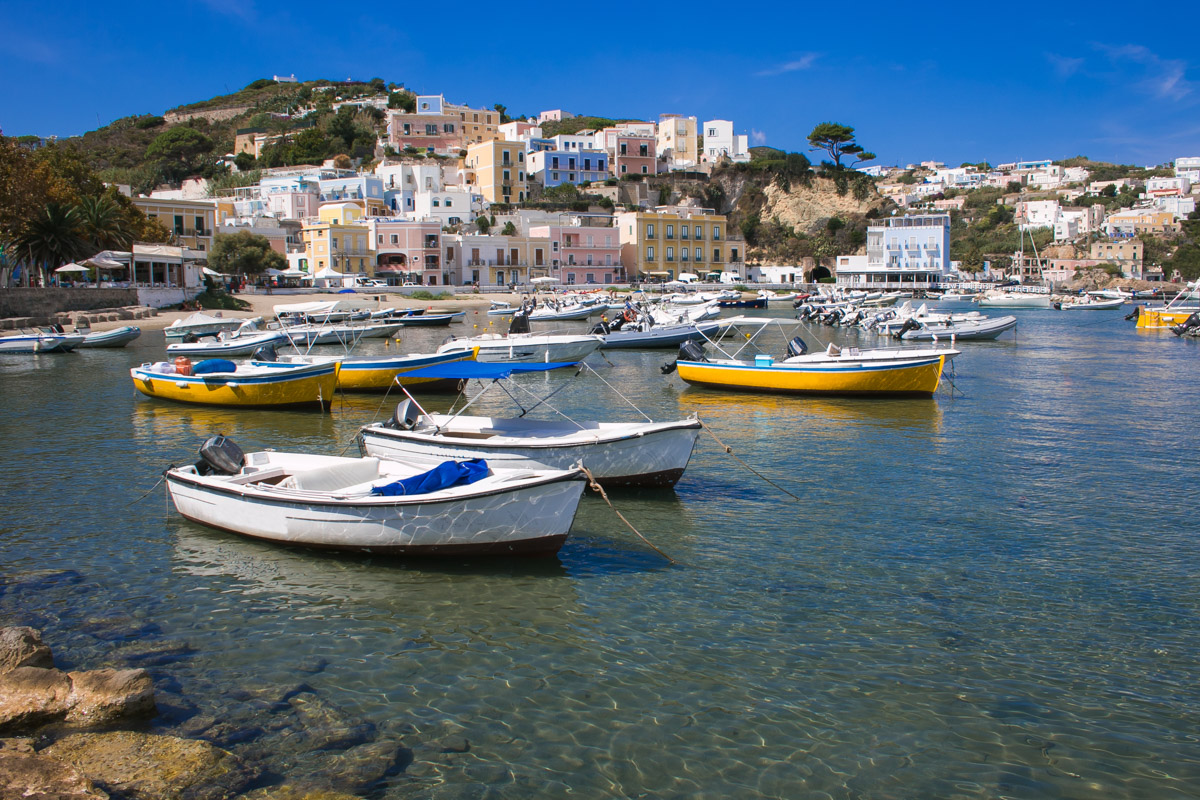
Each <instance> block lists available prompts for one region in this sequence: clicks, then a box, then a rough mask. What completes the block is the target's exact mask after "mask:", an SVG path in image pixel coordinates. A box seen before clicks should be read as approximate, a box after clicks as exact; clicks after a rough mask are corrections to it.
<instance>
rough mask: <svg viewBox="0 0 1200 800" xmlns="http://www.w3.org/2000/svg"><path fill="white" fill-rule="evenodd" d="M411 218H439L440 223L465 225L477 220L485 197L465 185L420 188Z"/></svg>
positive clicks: (444, 224) (409, 212) (409, 216)
mask: <svg viewBox="0 0 1200 800" xmlns="http://www.w3.org/2000/svg"><path fill="white" fill-rule="evenodd" d="M413 206H414V207H413V209H412V210H411V211H408V212H405V216H406V217H408V218H409V219H421V220H437V222H438V224H439V225H442V226H449V225H465V224H467V223H470V222H474V221H475V217H477V216H478V215H479V212H480V211H481V210H482V209H483V197H482V196H481V195H478V194H475V193H474V192H472V191H471V190H470V189H469V188H467V187H465V186H445V187H443V188H442V189H441V190H437V191H435V190H428V191H426V190H419V191H417V192H415V193H414V194H413Z"/></svg>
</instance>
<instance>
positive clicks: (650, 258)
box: [616, 206, 745, 280]
mask: <svg viewBox="0 0 1200 800" xmlns="http://www.w3.org/2000/svg"><path fill="white" fill-rule="evenodd" d="M616 227H617V229H618V235H619V237H620V241H621V264H622V265H623V266H624V267H625V272H626V275H627V276H628V277H629V279H630V280H646V279H650V278H654V279H658V278H661V279H665V280H671V279H673V278H675V277H676V276H678V275H679V274H680V273H683V272H691V273H695V274H697V275H699V276H700V277H702V278H703V277H704V276H705V275H706V274H708V273H711V272H717V273H719V272H723V271H726V270H728V269H729V267H730V264H736V263H740V262H741V260H742V256H743V251H744V249H745V247H744V245H743V243H742V242H741V241H740V240H732V241H731V240H730V239H729V237H728V234H729V230H728V220H727V219H726V217H725V215H724V214H716V213H714V212H713V211H712V210H711V209H708V208H692V207H690V206H660V207H658V208H656V209H655V210H654V211H625V212H621V213H619V214H617V215H616Z"/></svg>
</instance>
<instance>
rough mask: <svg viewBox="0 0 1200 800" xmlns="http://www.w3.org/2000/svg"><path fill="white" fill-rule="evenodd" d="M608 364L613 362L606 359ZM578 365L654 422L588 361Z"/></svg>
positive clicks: (602, 353) (648, 420) (610, 364)
mask: <svg viewBox="0 0 1200 800" xmlns="http://www.w3.org/2000/svg"><path fill="white" fill-rule="evenodd" d="M600 354H601V355H604V352H603V351H600ZM604 360H605V361H608V359H607V358H606V359H604ZM608 364H609V366H613V363H612V362H611V361H608ZM580 365H581V366H583V367H586V368H587V370H588V372H590V373H592V374H593V375H595V376H596V377H597V378H599V379H600V382H601V383H603V384H604V385H605V386H607V387H608V388H609V389H612V391H613V393H614V394H616V396H617V397H619V398H621V399H622V400H624V401H625V402H626V403H629V405H630V406H631V407H632V408H633V410H634V411H636V412H638V413H639V414H641V415H642V416H643V417H645V418H646V422H654V420H652V419H650V417H649V415H647V414H646V412H645V411H642V410H641V409H640V408H638V407H637V403H635V402H633V401H632V400H630V399H629V398H628V397H626V396H625V395H623V394H621V393H620V392H619V391H618V390H617V387H615V386H613V385H612V384H611V383H609V382H608V381H606V380H604V376H603V375H601V374H600V372H599V371H598V370H597V369H596V368H595V367H593V366H592V365H591V364H588V363H586V362H580ZM576 374H579V373H576Z"/></svg>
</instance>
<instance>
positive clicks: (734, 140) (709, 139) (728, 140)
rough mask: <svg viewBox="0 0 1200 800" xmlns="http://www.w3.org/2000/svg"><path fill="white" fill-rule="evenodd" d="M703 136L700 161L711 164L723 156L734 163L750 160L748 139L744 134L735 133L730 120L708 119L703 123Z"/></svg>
mask: <svg viewBox="0 0 1200 800" xmlns="http://www.w3.org/2000/svg"><path fill="white" fill-rule="evenodd" d="M703 136H704V152H703V154H702V155H701V160H702V161H704V162H707V163H710V164H711V163H714V162H717V161H720V160H721V159H722V158H725V157H728V158H729V159H730V160H731V161H733V162H735V163H739V162H747V161H749V160H750V140H749V138H748V137H746V136H745V135H737V134H735V133H734V132H733V122H731V121H730V120H727V119H710V120H709V121H708V122H705V123H704V128H703Z"/></svg>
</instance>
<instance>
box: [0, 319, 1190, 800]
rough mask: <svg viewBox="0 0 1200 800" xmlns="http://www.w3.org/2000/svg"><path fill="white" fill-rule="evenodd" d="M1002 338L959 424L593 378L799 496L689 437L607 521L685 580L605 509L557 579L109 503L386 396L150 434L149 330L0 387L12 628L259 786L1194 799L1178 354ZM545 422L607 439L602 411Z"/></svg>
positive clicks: (1169, 340)
mask: <svg viewBox="0 0 1200 800" xmlns="http://www.w3.org/2000/svg"><path fill="white" fill-rule="evenodd" d="M1016 313H1018V314H1019V316H1020V318H1021V323H1020V326H1019V329H1018V337H1017V339H1016V341H1015V342H1014V341H1013V340H1011V339H1009V338H1007V337H1006V340H1004V341H1000V342H996V343H971V344H963V345H962V349H963V350H964V353H963V355H962V356H961V357H960V358H959V359H958V360H957V361H956V362H955V376H954V381H955V384H956V385H957V388H958V392H956V393H955V394H954V395H953V396H952V395H951V394H950V393H948V392H940V393H939V395H938V397H936V398H934V399H932V400H896V401H866V400H850V399H846V400H815V399H802V398H801V399H798V398H779V397H769V396H753V395H726V394H722V393H714V392H708V391H702V390H696V389H687V388H685V387H684V385H683V384H682V383H681V382H680V381H679V379H678V377H676V376H670V377H664V376H662V375H661V374H660V373H659V370H658V366H659V365H660V364H662V363H665V362H666V361H669V360H671V358H672V355H671V354H669V353H666V352H659V353H636V352H616V353H610V354H608V359H609V360H610V361H611V362H612V363H613V366H612V367H609V366H608V365H606V364H605V363H604V361H603V360H602V359H596V363H597V364H599V365H600V368H601V372H602V374H603V375H604V376H605V378H606V379H607V380H608V381H609V382H611V383H612V384H613V385H614V386H618V387H619V388H620V390H621V392H622V393H624V394H626V395H627V396H629V397H630V398H631V399H633V400H634V401H635V402H636V403H637V404H638V405H639V406H641V407H642V408H643V409H644V410H646V411H647V412H648V413H649V414H650V415H651V416H653V417H655V418H656V419H666V418H673V417H679V416H681V415H686V414H690V413H693V412H695V413H699V414H700V416H701V417H702V418H703V419H705V420H706V421H707V422H708V423H709V424H710V425H711V426H712V428H713V429H714V430H715V431H716V433H717V435H718V436H719V437H720V438H721V439H722V440H723V441H724V442H725V443H727V444H729V445H731V446H732V447H733V448H734V450H735V452H737V453H738V454H739V455H740V456H741V457H742V458H744V459H745V460H746V461H747V462H749V463H750V464H751V465H753V466H754V467H755V468H756V469H759V470H761V471H763V472H765V473H766V474H768V475H769V476H770V477H771V478H772V479H773V480H775V481H776V482H778V483H779V484H780V485H782V486H783V487H785V488H787V489H788V490H789V491H791V492H793V493H795V494H796V495H797V496H798V497H799V500H793V499H792V498H790V497H788V496H786V495H785V494H782V493H781V492H780V491H779V490H777V489H774V488H772V487H771V486H769V485H767V484H765V483H763V482H762V481H761V480H759V479H758V478H756V477H754V476H753V475H751V474H749V473H748V472H746V471H745V470H744V469H743V468H742V467H740V466H739V465H738V464H737V462H735V461H734V460H732V459H731V458H730V457H728V456H727V455H725V454H723V453H722V452H721V451H720V450H719V449H718V448H717V447H716V446H715V445H714V444H713V442H712V441H711V440H710V439H708V438H707V437H703V438H702V439H701V440H700V444H699V446H698V448H697V451H696V453H695V455H694V457H693V460H692V463H691V465H690V467H689V469H688V472H687V474H686V475H685V477H684V479H683V481H682V482H681V483H680V484H679V486H678V487H677V490H676V491H675V492H667V493H661V492H658V493H643V494H634V495H628V494H626V495H620V496H617V497H615V498H614V501H615V502H616V504H617V506H618V508H620V509H621V511H622V512H623V513H625V515H626V516H628V517H629V518H630V519H631V520H632V521H633V522H634V524H635V525H637V526H638V528H639V529H640V530H641V531H642V532H643V533H644V534H645V535H646V536H647V537H648V538H649V539H650V540H651V541H653V542H654V543H655V544H656V545H658V546H659V547H661V548H662V549H663V550H665V551H666V552H668V553H670V554H671V555H672V556H674V557H675V558H676V559H677V560H678V561H679V562H680V563H679V564H678V565H677V566H670V565H668V564H666V563H665V562H663V561H662V560H661V559H660V558H659V557H657V556H656V555H655V554H654V553H653V552H652V551H650V550H649V549H648V548H646V547H645V546H644V545H643V544H641V543H640V542H639V541H637V540H636V539H635V538H634V537H633V536H632V535H631V534H629V533H628V531H626V530H625V529H624V527H623V526H622V524H621V523H620V521H619V520H617V519H616V518H615V517H614V516H613V515H612V514H611V512H610V511H609V510H608V509H607V507H606V506H605V505H604V504H603V503H602V502H601V501H599V500H598V499H595V498H592V497H588V498H586V499H585V501H584V503H583V504H582V505H581V507H580V511H579V514H578V516H577V518H576V521H575V526H574V528H573V531H572V536H571V538H570V539H569V540H568V542H567V544H566V546H565V547H564V548H563V550H562V551H561V553H560V554H559V555H558V557H557V558H552V559H541V560H531V561H515V562H500V563H470V562H449V563H444V562H413V563H406V562H403V561H396V560H384V559H370V558H363V557H345V556H340V557H339V556H330V555H327V554H319V553H311V552H307V551H302V550H285V549H280V548H276V547H271V546H266V545H261V544H257V543H253V542H249V541H244V540H241V539H239V538H236V537H233V536H231V535H228V534H223V533H219V532H215V531H210V530H207V529H204V528H202V527H198V526H195V525H192V524H190V523H187V522H185V521H183V520H181V519H180V518H179V517H178V516H177V515H175V514H174V513H172V512H169V511H168V510H167V508H166V504H165V498H164V493H163V490H162V488H161V487H160V488H158V489H157V490H155V491H154V492H153V493H151V495H150V496H149V497H147V498H146V499H144V500H141V501H140V502H134V501H136V500H137V498H138V497H139V496H141V495H142V494H143V493H144V492H146V491H147V490H149V489H150V487H151V486H152V485H153V484H154V482H155V480H157V478H158V475H159V473H160V471H161V470H162V469H163V468H164V467H165V466H167V465H168V464H169V463H172V462H174V463H184V462H186V461H190V460H192V458H193V454H194V452H195V448H196V446H197V445H198V444H199V442H200V440H202V439H203V438H204V437H206V436H208V435H211V434H212V433H215V432H218V431H220V432H224V433H226V434H228V435H230V436H232V437H233V438H234V439H235V440H236V441H238V442H239V443H240V444H242V445H243V446H244V447H246V448H247V449H251V448H256V447H276V448H279V449H311V450H314V451H319V452H327V453H337V452H339V451H341V450H342V449H343V448H345V447H346V446H347V445H349V444H350V442H351V439H352V437H353V434H354V431H355V430H356V429H357V426H358V425H360V424H362V423H364V422H366V421H368V420H370V419H374V418H376V416H377V413H376V412H377V409H379V408H380V405H381V398H379V397H378V396H375V397H370V396H362V397H355V398H349V399H347V400H346V402H344V403H341V402H339V403H338V404H336V405H335V409H334V412H333V413H332V414H329V415H320V414H317V413H306V412H266V411H252V412H233V411H225V410H221V409H202V408H192V407H187V406H179V405H169V404H165V403H159V402H155V401H152V400H149V399H146V398H142V397H140V396H135V394H134V392H133V390H132V387H131V385H130V381H129V378H128V372H127V368H128V366H130V365H131V364H134V363H140V362H141V361H144V360H150V359H153V358H157V357H159V356H160V354H161V346H162V339H161V334H153V333H150V334H147V335H145V336H143V338H142V339H141V340H139V341H138V342H137V343H135V345H136V346H131V347H130V348H128V349H127V350H123V351H112V352H104V351H93V352H82V353H78V354H74V355H67V356H41V357H37V358H30V357H0V386H2V387H3V389H2V396H3V400H4V403H3V408H2V410H0V463H3V465H4V487H5V488H4V515H3V517H2V518H0V564H2V565H3V566H2V567H0V575H2V576H3V579H2V580H3V584H2V585H0V619H2V620H3V621H5V622H7V623H21V624H31V625H35V626H38V627H41V628H42V629H43V631H44V636H45V638H46V640H47V641H48V642H49V643H50V644H51V645H52V647H54V648H55V650H56V655H57V658H58V661H59V663H60V665H63V666H68V667H71V668H91V667H99V666H109V665H112V666H120V665H125V664H128V665H135V666H146V667H147V668H148V669H150V671H151V672H152V674H153V675H154V676H155V679H156V685H157V689H158V697H159V700H160V708H161V710H162V713H161V714H160V716H159V717H158V718H157V719H156V720H155V722H154V723H153V729H154V730H157V731H160V732H164V733H173V734H177V735H186V736H201V737H204V738H208V739H211V740H213V741H215V742H217V743H219V744H221V745H222V746H224V747H227V748H228V749H230V750H232V751H233V752H235V753H237V754H238V755H239V756H241V757H242V758H243V759H245V760H246V761H248V762H249V763H251V764H252V765H253V766H254V767H255V768H256V769H259V770H261V771H262V774H263V779H262V780H263V781H264V782H267V783H270V782H277V781H279V780H282V779H283V776H287V778H288V780H290V781H291V782H292V783H300V784H304V785H312V786H332V787H334V788H339V789H342V790H344V791H351V792H354V793H357V794H360V795H362V796H364V797H372V798H417V797H436V798H443V797H446V798H448V797H455V798H458V797H489V798H516V797H529V796H560V795H565V794H567V793H572V794H574V795H576V796H580V797H589V798H590V797H638V796H654V797H689V798H690V797H714V798H715V797H721V798H725V797H780V798H795V797H806V798H807V797H836V798H860V797H861V798H910V797H954V798H959V797H961V798H994V797H1014V798H1016V797H1019V798H1044V797H1069V798H1146V797H1154V798H1172V797H1180V798H1182V797H1200V689H1198V688H1197V680H1196V675H1197V663H1198V661H1200V621H1198V617H1197V613H1198V611H1200V580H1198V577H1197V576H1198V574H1200V547H1198V545H1197V525H1196V515H1195V506H1196V503H1197V496H1196V488H1195V487H1196V477H1197V469H1196V467H1195V466H1194V464H1195V455H1194V454H1195V453H1197V452H1198V448H1197V444H1198V441H1197V439H1198V436H1197V433H1196V432H1195V425H1194V424H1193V419H1192V416H1191V414H1192V411H1193V408H1192V403H1191V399H1192V398H1194V397H1195V396H1196V394H1197V389H1198V388H1200V387H1198V383H1200V381H1198V380H1197V377H1196V375H1197V372H1196V363H1197V358H1200V348H1198V346H1197V345H1198V343H1197V342H1195V341H1180V340H1177V339H1175V337H1173V336H1170V335H1169V334H1166V335H1158V334H1146V333H1140V334H1139V333H1138V332H1136V331H1135V330H1134V329H1133V327H1132V323H1126V322H1124V321H1122V320H1121V316H1122V315H1120V314H1117V313H1112V312H1107V313H1106V312H1095V313H1094V314H1077V315H1076V314H1065V313H1058V312H1049V311H1018V312H1016ZM456 330H459V331H461V330H462V329H461V328H458V329H456ZM820 333H821V334H822V335H833V336H835V337H840V338H841V340H843V341H846V342H850V343H856V341H857V340H856V339H855V336H854V335H853V334H845V335H841V334H828V333H827V332H826V331H820ZM445 335H446V330H445V329H436V330H430V331H413V332H411V333H410V334H409V335H407V336H406V339H407V341H406V343H405V349H414V350H420V349H429V348H431V347H432V345H434V344H436V343H437V342H438V341H439V340H440V339H441V338H442V337H444V336H445ZM867 341H868V340H866V339H864V340H862V343H866V342H867ZM376 346H378V345H376ZM566 379H567V378H566V376H565V375H561V374H554V375H550V376H538V377H530V378H529V380H528V381H527V383H529V384H532V385H535V386H540V388H542V389H544V390H547V391H548V390H550V389H552V388H554V387H556V386H557V385H558V383H559V382H560V381H562V380H566ZM584 381H586V382H584ZM543 384H544V386H541V385H543ZM553 402H554V404H555V405H558V406H559V407H561V408H563V409H564V410H565V411H568V412H569V413H572V414H579V415H583V416H590V417H618V416H620V417H623V416H626V413H627V411H628V407H627V406H625V405H624V401H623V400H621V399H620V398H619V397H617V396H616V395H614V394H613V393H611V392H609V391H608V390H607V389H606V388H605V387H604V386H603V384H602V383H600V382H599V381H597V380H596V379H594V378H591V379H581V382H580V384H579V386H578V387H576V388H574V389H568V390H566V391H564V392H562V393H560V394H558V395H556V396H555V398H554V401H553ZM384 405H385V410H384V411H382V412H379V413H378V416H382V415H383V414H385V413H386V406H390V405H391V399H389V400H388V401H387V403H385V404H384ZM496 408H497V410H499V408H500V406H499V404H497V406H496ZM351 452H353V448H352V447H351ZM131 503H132V505H131Z"/></svg>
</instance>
